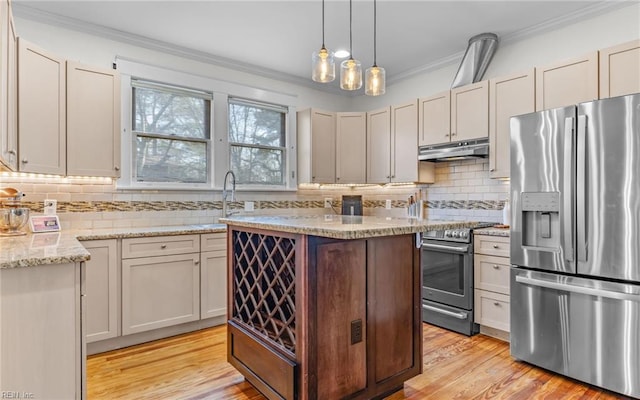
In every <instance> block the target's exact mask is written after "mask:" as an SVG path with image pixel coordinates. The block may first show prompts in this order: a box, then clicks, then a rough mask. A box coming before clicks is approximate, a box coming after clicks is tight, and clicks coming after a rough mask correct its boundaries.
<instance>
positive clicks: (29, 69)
mask: <svg viewBox="0 0 640 400" xmlns="http://www.w3.org/2000/svg"><path fill="white" fill-rule="evenodd" d="M18 127H19V131H18V155H19V162H18V164H19V167H18V169H19V171H21V172H34V173H44V174H56V175H65V173H66V74H65V61H64V59H62V58H60V57H58V56H56V55H54V54H52V53H50V52H48V51H46V50H43V49H41V48H39V47H37V46H35V45H33V44H31V43H29V42H27V41H25V40H24V39H22V38H19V39H18Z"/></svg>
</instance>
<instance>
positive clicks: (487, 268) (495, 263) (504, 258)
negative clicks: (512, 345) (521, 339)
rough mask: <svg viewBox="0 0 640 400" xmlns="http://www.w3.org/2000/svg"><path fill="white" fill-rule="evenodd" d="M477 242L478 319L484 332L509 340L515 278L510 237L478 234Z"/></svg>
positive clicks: (475, 257)
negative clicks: (510, 296)
mask: <svg viewBox="0 0 640 400" xmlns="http://www.w3.org/2000/svg"><path fill="white" fill-rule="evenodd" d="M474 243H475V247H474V259H473V264H474V317H475V322H476V323H477V324H480V331H481V332H483V333H486V334H491V335H493V336H496V337H499V338H502V339H505V340H508V333H509V331H510V300H509V293H510V279H511V276H510V267H511V263H510V261H509V260H510V259H509V254H508V249H509V238H508V237H503V236H487V235H479V234H476V235H474ZM496 330H497V331H496Z"/></svg>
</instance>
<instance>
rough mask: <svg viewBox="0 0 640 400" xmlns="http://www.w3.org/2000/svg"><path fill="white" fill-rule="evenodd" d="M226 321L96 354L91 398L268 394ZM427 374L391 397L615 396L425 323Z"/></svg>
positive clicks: (255, 399)
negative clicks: (237, 358)
mask: <svg viewBox="0 0 640 400" xmlns="http://www.w3.org/2000/svg"><path fill="white" fill-rule="evenodd" d="M226 337H227V328H226V326H224V325H223V326H217V327H213V328H209V329H204V330H201V331H197V332H192V333H188V334H184V335H179V336H174V337H171V338H167V339H162V340H158V341H154V342H150V343H145V344H141V345H137V346H132V347H128V348H124V349H120V350H114V351H111V352H107V353H102V354H96V355H93V356H90V357H89V358H88V360H87V387H88V391H87V392H88V393H87V397H88V399H100V400H101V399H178V398H179V399H186V400H200V399H208V400H209V399H214V400H217V399H220V400H222V399H225V400H227V399H229V400H263V399H265V398H264V397H263V396H262V395H261V394H260V393H259V392H258V391H257V390H256V389H255V388H254V387H253V386H252V385H251V384H249V383H248V382H246V381H245V380H244V378H243V377H242V375H240V374H239V373H238V372H237V371H236V370H235V369H234V368H233V367H232V366H231V365H230V364H229V363H227V361H226V357H227V355H226V351H227V346H226ZM423 344H424V346H423V352H424V357H423V366H424V373H423V374H421V375H419V376H416V377H415V378H413V379H411V380H409V381H407V382H406V383H405V385H404V388H403V389H402V390H400V391H398V392H396V393H393V394H392V395H390V396H388V397H387V398H386V399H387V400H402V399H407V400H409V399H411V400H428V399H438V400H441V399H447V400H448V399H474V400H475V399H477V400H503V399H505V400H506V399H509V400H519V399H522V400H525V399H526V400H529V399H550V400H574V399H576V400H613V399H626V398H627V397H624V396H622V395H618V394H616V393H613V392H609V391H606V390H603V389H600V388H597V387H594V386H590V385H587V384H584V383H582V382H578V381H575V380H573V379H569V378H565V377H562V376H560V375H556V374H554V373H552V372H549V371H546V370H543V369H540V368H537V367H535V366H532V365H530V364H527V363H523V362H520V361H516V360H514V359H513V358H511V356H510V355H509V344H508V343H506V342H502V341H500V340H498V339H494V338H491V337H489V336H485V335H475V336H472V337H467V336H464V335H460V334H457V333H453V332H450V331H447V330H445V329H441V328H438V327H435V326H432V325H428V324H423Z"/></svg>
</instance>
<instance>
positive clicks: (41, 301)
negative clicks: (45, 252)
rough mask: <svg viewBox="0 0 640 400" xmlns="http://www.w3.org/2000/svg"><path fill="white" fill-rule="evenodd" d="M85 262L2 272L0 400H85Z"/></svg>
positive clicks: (0, 271) (0, 296) (0, 278)
mask: <svg viewBox="0 0 640 400" xmlns="http://www.w3.org/2000/svg"><path fill="white" fill-rule="evenodd" d="M83 273H84V263H67V264H52V265H41V266H34V267H24V268H9V269H0V326H2V329H1V330H0V349H1V351H0V388H1V390H2V396H1V398H7V399H8V398H12V399H82V398H84V397H85V396H84V395H83V394H84V391H85V390H84V388H85V383H84V373H83V371H84V368H85V366H84V360H85V341H84V337H83V336H84V332H83V328H82V302H83V301H82V294H83V291H84V287H83V285H82V274H83Z"/></svg>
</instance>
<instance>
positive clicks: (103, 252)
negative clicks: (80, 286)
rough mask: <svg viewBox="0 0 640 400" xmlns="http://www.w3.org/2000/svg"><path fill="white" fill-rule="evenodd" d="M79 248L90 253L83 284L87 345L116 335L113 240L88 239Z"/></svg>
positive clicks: (117, 302) (117, 314)
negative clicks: (84, 290)
mask: <svg viewBox="0 0 640 400" xmlns="http://www.w3.org/2000/svg"><path fill="white" fill-rule="evenodd" d="M82 245H83V246H84V248H85V249H87V250H88V251H89V253H91V260H89V261H87V263H86V264H87V273H86V281H85V282H86V296H85V302H86V303H85V304H86V306H85V307H86V310H87V320H86V322H87V325H86V328H87V330H86V334H87V343H90V342H95V341H98V340H103V339H109V338H113V337H116V336H118V335H119V333H118V323H119V320H120V312H119V310H120V296H119V294H120V285H119V282H118V252H117V241H116V240H115V239H111V240H90V241H86V242H82Z"/></svg>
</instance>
